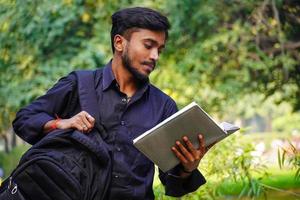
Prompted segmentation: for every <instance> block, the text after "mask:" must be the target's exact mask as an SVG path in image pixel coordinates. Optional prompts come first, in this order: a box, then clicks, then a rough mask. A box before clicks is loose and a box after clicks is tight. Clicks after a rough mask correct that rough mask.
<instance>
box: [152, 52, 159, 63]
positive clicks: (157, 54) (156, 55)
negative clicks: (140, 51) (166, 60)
mask: <svg viewBox="0 0 300 200" xmlns="http://www.w3.org/2000/svg"><path fill="white" fill-rule="evenodd" d="M158 58H159V53H158V49H153V50H152V51H151V54H150V59H151V60H154V61H157V60H158Z"/></svg>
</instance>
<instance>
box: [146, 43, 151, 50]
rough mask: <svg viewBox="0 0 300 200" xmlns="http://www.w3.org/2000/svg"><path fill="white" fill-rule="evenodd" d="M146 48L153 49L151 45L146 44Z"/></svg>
mask: <svg viewBox="0 0 300 200" xmlns="http://www.w3.org/2000/svg"><path fill="white" fill-rule="evenodd" d="M144 46H145V48H146V49H151V48H152V46H151V45H149V44H144Z"/></svg>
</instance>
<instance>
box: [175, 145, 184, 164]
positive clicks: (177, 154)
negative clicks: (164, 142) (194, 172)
mask: <svg viewBox="0 0 300 200" xmlns="http://www.w3.org/2000/svg"><path fill="white" fill-rule="evenodd" d="M172 151H173V152H174V153H175V155H176V157H177V158H178V159H179V160H180V162H181V163H184V164H187V163H188V161H187V159H186V158H185V157H184V156H183V155H182V154H181V153H180V152H179V151H178V150H177V149H176V148H175V147H172Z"/></svg>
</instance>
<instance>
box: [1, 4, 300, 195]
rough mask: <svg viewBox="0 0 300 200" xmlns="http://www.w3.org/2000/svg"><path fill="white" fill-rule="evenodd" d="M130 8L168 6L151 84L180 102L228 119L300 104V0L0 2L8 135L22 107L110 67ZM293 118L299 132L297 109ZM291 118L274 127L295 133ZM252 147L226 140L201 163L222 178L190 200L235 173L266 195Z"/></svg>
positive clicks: (213, 191) (211, 174)
mask: <svg viewBox="0 0 300 200" xmlns="http://www.w3.org/2000/svg"><path fill="white" fill-rule="evenodd" d="M129 6H148V7H151V8H155V9H158V10H161V11H162V12H163V13H165V14H166V15H167V16H168V17H169V19H170V21H171V24H172V30H171V32H170V37H169V41H168V44H167V49H166V51H165V53H164V54H162V57H161V60H160V62H159V65H160V66H161V67H158V69H157V70H156V71H155V72H154V73H153V75H152V76H151V80H152V82H153V83H154V84H155V85H157V86H158V87H160V88H161V89H163V90H164V91H165V92H166V93H167V94H169V95H171V96H172V97H173V98H174V99H175V100H176V101H177V102H178V105H179V107H181V106H183V105H186V104H187V103H189V102H190V101H192V100H195V101H197V102H198V103H200V104H201V106H203V108H204V109H205V110H207V111H209V112H210V113H216V114H218V116H220V117H225V118H226V117H228V118H229V117H230V120H231V119H233V118H235V119H236V118H240V117H246V118H247V117H251V116H253V115H255V113H254V109H255V108H257V107H258V108H263V109H261V113H260V115H263V116H268V115H269V114H270V113H271V112H270V111H274V110H276V109H279V108H280V107H279V106H275V105H277V104H279V103H280V102H287V103H289V104H290V105H292V107H293V108H294V110H299V109H300V101H299V99H300V65H299V63H300V62H299V61H300V56H299V55H300V54H299V48H300V26H299V25H300V20H299V18H300V12H299V11H300V2H299V1H293V0H247V1H241V0H220V1H215V0H205V1H198V0H190V1H180V0H175V1H174V0H165V1H163V0H153V1H138V0H124V1H118V0H112V1H108V0H95V1H92V0H53V1H47V0H32V1H29V0H24V1H22V0H0V13H1V14H0V135H1V134H4V132H5V131H6V130H7V129H8V128H9V127H10V124H11V122H12V120H13V118H14V116H15V113H16V111H17V110H18V109H20V108H21V107H22V106H24V105H26V104H28V103H29V102H31V101H32V100H34V99H35V98H36V97H37V96H39V95H41V94H43V93H44V92H45V91H46V89H47V88H49V87H51V85H53V84H54V83H55V81H57V79H58V78H59V77H61V76H64V75H66V74H67V73H69V72H70V71H71V70H74V69H79V68H80V69H87V68H89V69H93V68H96V67H100V66H102V65H103V64H105V63H106V62H107V61H108V60H109V59H110V58H111V50H110V36H109V30H110V16H111V14H112V13H113V12H114V11H116V10H118V9H120V8H123V7H129ZM271 98H272V102H275V103H277V104H274V103H272V104H271V103H270V102H269V100H268V99H271ZM274 107H275V108H274ZM280 109H281V108H280ZM277 114H278V113H277ZM229 115H230V116H229ZM291 115H292V116H291V119H293V120H295V122H294V126H295V128H296V127H298V120H297V119H298V114H295V115H294V114H291ZM287 122H288V123H287ZM291 122H292V120H288V119H287V118H279V119H278V120H277V121H276V122H274V123H275V125H274V128H275V129H276V130H278V131H284V130H291V127H292V125H291V126H288V124H290V123H291ZM237 149H240V150H239V151H243V153H242V154H238V152H237ZM252 151H253V146H252V145H251V144H245V145H243V142H242V141H238V139H237V138H235V139H232V140H231V141H228V143H227V142H226V143H225V142H224V143H220V145H219V146H218V148H216V149H214V150H212V152H211V153H210V154H209V155H208V156H207V158H206V159H205V160H204V162H203V163H202V166H201V169H206V170H207V171H206V176H207V179H210V180H211V179H215V180H218V181H216V182H217V183H216V182H213V183H211V182H210V183H208V184H207V185H206V186H204V187H202V188H201V189H200V190H199V191H197V192H196V194H197V196H200V197H199V198H198V197H195V196H192V195H189V196H187V197H185V198H186V199H197V198H198V199H200V198H206V199H209V198H210V199H213V198H214V197H215V196H216V195H218V191H217V190H216V187H215V186H216V185H217V184H218V183H220V182H222V181H224V180H228V179H234V181H239V180H244V181H245V182H244V185H243V187H244V188H248V189H249V188H250V190H247V193H248V192H249V193H248V194H249V195H250V196H256V195H258V194H259V193H261V192H262V188H260V187H259V185H258V184H257V180H258V179H259V178H257V177H254V176H253V175H252V174H251V173H250V171H255V170H258V171H260V172H263V171H264V169H263V168H260V167H263V166H262V165H260V163H257V162H255V159H254V157H253V156H252V155H251V152H252ZM232 152H235V153H232ZM292 158H293V157H292ZM294 159H295V157H294ZM1 160H2V159H1ZM292 160H293V159H292ZM291 163H294V162H291ZM224 167H226V169H229V170H224ZM202 171H203V170H202ZM216 175H218V177H216ZM159 188H160V186H159V187H158V189H156V194H157V196H158V197H161V193H160V191H161V190H160V189H159ZM245 192H246V189H245Z"/></svg>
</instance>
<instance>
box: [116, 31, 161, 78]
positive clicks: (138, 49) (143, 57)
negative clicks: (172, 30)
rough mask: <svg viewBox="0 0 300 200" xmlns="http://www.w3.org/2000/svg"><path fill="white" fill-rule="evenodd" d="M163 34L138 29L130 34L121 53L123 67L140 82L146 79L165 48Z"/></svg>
mask: <svg viewBox="0 0 300 200" xmlns="http://www.w3.org/2000/svg"><path fill="white" fill-rule="evenodd" d="M165 37H166V36H165V32H163V31H151V30H147V29H139V31H136V32H133V33H131V37H130V40H129V41H128V40H126V42H125V43H126V44H125V48H124V51H123V52H122V62H123V65H124V66H125V67H126V68H127V69H128V70H129V71H130V72H131V73H132V75H133V76H134V77H135V78H137V79H138V80H140V81H145V80H147V79H148V76H149V75H150V73H151V72H152V71H153V70H154V69H155V66H156V63H157V61H158V58H159V54H160V52H161V51H162V50H163V48H164V47H165V39H166V38H165Z"/></svg>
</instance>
